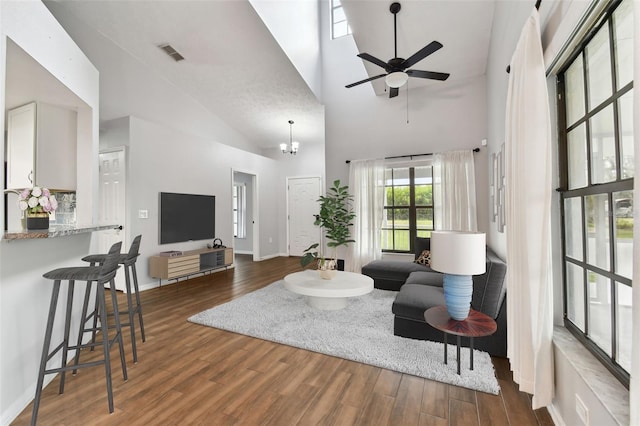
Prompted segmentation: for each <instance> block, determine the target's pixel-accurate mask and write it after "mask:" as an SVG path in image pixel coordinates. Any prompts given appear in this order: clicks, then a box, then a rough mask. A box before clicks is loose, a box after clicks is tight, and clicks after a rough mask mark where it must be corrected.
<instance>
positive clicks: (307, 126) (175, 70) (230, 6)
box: [55, 0, 493, 148]
mask: <svg viewBox="0 0 640 426" xmlns="http://www.w3.org/2000/svg"><path fill="white" fill-rule="evenodd" d="M263 1H273V0H255V2H263ZM284 1H292V2H294V1H315V0H284ZM390 3H391V2H387V1H379V0H343V4H344V8H345V12H346V14H347V18H348V19H349V21H350V24H351V27H352V30H353V37H354V40H355V43H356V45H357V48H358V50H359V51H360V52H367V53H370V54H372V55H374V56H377V57H379V58H381V59H383V60H384V61H386V60H388V59H390V58H391V57H393V15H391V13H390V12H389V4H390ZM55 5H56V6H61V7H56V8H55V9H56V10H57V12H56V13H61V12H60V11H64V13H71V14H72V15H74V16H75V17H77V18H78V19H80V20H82V21H83V22H84V23H86V24H87V25H88V26H89V27H91V28H93V29H95V30H97V31H98V32H100V33H101V34H102V35H103V36H105V37H107V38H108V39H110V40H112V41H113V42H114V43H115V44H116V45H118V46H119V47H120V48H121V49H123V50H125V51H126V52H128V53H129V54H130V55H132V56H133V57H135V58H137V60H139V61H140V62H142V63H144V64H145V65H146V66H147V67H148V68H149V69H152V70H153V71H154V72H155V73H158V74H159V75H161V76H162V77H163V78H164V79H166V80H168V81H170V82H171V83H172V84H173V85H175V86H177V87H178V88H180V89H181V90H182V91H184V92H185V93H187V94H189V95H190V96H191V97H193V98H194V99H196V100H197V101H198V102H199V103H200V104H201V105H203V106H204V107H205V108H207V109H208V110H210V111H211V112H212V113H213V114H216V115H218V116H219V117H220V118H221V119H222V120H223V121H224V122H225V123H227V124H228V125H229V126H231V127H233V128H234V129H236V130H237V131H238V132H240V133H241V134H243V135H244V136H245V137H246V138H247V139H248V140H250V141H251V142H252V143H254V144H255V145H256V146H259V147H261V148H270V147H276V146H277V145H278V143H280V142H282V140H283V139H285V140H286V138H288V135H289V128H288V124H287V121H288V120H289V119H295V122H296V124H295V127H294V132H295V136H296V139H300V140H303V141H305V142H307V143H322V142H323V138H324V115H323V108H324V106H323V105H322V104H321V103H320V101H319V100H318V99H317V98H316V97H315V96H314V94H313V92H312V91H311V90H310V89H309V87H308V86H307V84H306V83H305V81H304V79H303V78H302V77H301V76H300V75H299V73H298V72H297V70H296V67H295V66H294V64H292V62H291V60H290V59H289V57H288V56H287V55H286V54H285V53H284V52H283V50H282V49H281V48H280V46H279V45H278V43H277V42H276V40H275V38H274V37H273V36H272V34H271V33H270V32H269V29H268V28H267V26H266V25H265V24H264V22H263V21H262V20H261V18H260V16H259V15H258V13H257V12H256V10H255V9H254V7H253V6H252V5H251V4H250V3H249V1H247V0H226V1H224V0H200V1H177V0H175V1H141V0H133V1H126V0H122V1H100V0H94V1H68V0H57V1H55ZM319 7H327V8H328V7H329V3H328V2H326V1H322V2H320V3H319ZM492 17H493V0H466V1H463V0H460V1H457V0H456V1H453V0H437V1H436V0H422V1H419V0H411V1H406V2H404V3H403V4H402V10H401V11H400V13H399V14H398V17H397V18H398V56H401V57H404V58H406V57H408V56H409V55H411V54H412V53H414V52H415V51H417V50H419V49H420V48H422V47H423V46H425V45H426V44H428V43H429V42H431V41H432V40H437V41H439V42H441V43H442V44H443V45H444V47H443V48H442V49H440V50H439V51H437V52H435V53H434V54H432V55H431V56H429V57H427V58H425V59H424V60H423V61H421V62H419V63H418V64H416V65H415V66H414V67H413V68H415V69H424V70H429V71H439V72H448V73H450V74H451V77H450V78H449V80H447V81H445V82H438V81H430V80H422V79H417V78H412V79H410V82H409V84H410V86H409V87H410V88H412V87H418V86H428V85H433V84H437V85H440V86H441V85H446V84H457V83H459V82H461V81H464V80H465V79H468V78H471V77H474V76H478V75H483V74H484V73H485V68H486V61H487V54H488V50H489V41H490V40H489V38H490V33H491V23H492ZM322 24H324V23H322ZM163 43H170V44H171V45H172V46H173V47H174V48H175V49H177V50H178V51H179V53H180V54H182V55H183V56H184V57H185V60H184V61H181V62H175V61H174V60H173V59H171V58H170V57H168V56H167V55H166V54H165V53H164V52H163V51H162V50H161V49H159V48H158V45H160V44H163ZM356 53H357V52H353V54H354V55H355V54H356ZM89 56H91V55H89ZM365 69H366V72H367V74H368V75H369V76H373V75H377V74H380V73H381V72H382V70H381V69H380V68H378V67H377V66H375V65H372V64H369V63H366V64H365ZM325 72H330V70H326V71H325ZM367 74H364V75H354V76H353V81H356V80H360V79H363V78H366V77H367ZM346 83H349V82H345V84H346ZM366 84H370V83H366ZM374 88H375V92H376V93H377V94H379V95H384V79H379V80H377V81H376V82H375V83H374ZM347 93H349V92H347ZM124 108H125V106H124V105H122V101H121V100H119V99H112V98H110V94H109V93H101V119H103V120H107V119H111V118H116V117H119V116H122V115H125V114H126V112H124V111H123V109H124ZM123 113H124V114H123Z"/></svg>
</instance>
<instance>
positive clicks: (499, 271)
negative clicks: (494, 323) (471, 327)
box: [471, 247, 507, 319]
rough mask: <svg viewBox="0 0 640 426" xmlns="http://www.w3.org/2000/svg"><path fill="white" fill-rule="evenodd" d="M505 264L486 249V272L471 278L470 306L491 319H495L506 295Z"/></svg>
mask: <svg viewBox="0 0 640 426" xmlns="http://www.w3.org/2000/svg"><path fill="white" fill-rule="evenodd" d="M506 275H507V264H506V263H504V262H503V261H502V259H500V258H499V257H498V256H497V255H496V254H495V253H494V252H493V251H492V250H491V249H489V248H488V247H487V271H486V272H485V273H484V274H482V275H474V276H473V297H472V299H471V306H472V307H473V309H475V310H476V311H480V312H483V313H485V314H487V315H489V316H490V317H491V318H494V319H495V318H496V317H497V316H498V314H499V313H500V307H501V306H502V303H503V301H504V298H505V295H506V294H507V282H506V279H505V276H506Z"/></svg>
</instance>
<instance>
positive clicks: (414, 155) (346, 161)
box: [345, 148, 480, 164]
mask: <svg viewBox="0 0 640 426" xmlns="http://www.w3.org/2000/svg"><path fill="white" fill-rule="evenodd" d="M473 152H480V148H473ZM425 155H433V152H429V153H427V154H410V155H394V156H392V157H384V159H385V160H391V159H394V158H413V157H422V156H425ZM345 163H347V164H349V163H351V160H345Z"/></svg>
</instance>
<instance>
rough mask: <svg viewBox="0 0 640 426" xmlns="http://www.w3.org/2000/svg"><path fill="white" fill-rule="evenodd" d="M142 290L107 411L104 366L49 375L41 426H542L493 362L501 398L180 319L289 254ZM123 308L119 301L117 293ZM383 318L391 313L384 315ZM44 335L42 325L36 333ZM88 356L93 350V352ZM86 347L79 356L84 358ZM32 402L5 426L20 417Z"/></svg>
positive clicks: (270, 272) (261, 277)
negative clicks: (137, 327)
mask: <svg viewBox="0 0 640 426" xmlns="http://www.w3.org/2000/svg"><path fill="white" fill-rule="evenodd" d="M235 264H236V267H235V269H230V270H228V271H225V272H219V273H215V274H211V275H207V276H203V277H198V278H194V279H191V280H189V281H186V282H181V283H180V284H177V285H176V284H171V285H163V286H162V287H161V288H156V289H153V290H149V291H145V292H143V293H141V295H142V302H143V309H144V321H145V330H146V334H147V341H146V343H140V342H139V343H138V345H137V347H138V358H139V361H138V363H137V364H133V361H132V359H131V348H130V341H129V334H128V332H127V331H126V330H125V333H124V341H125V350H126V352H127V362H128V364H127V368H128V373H129V380H128V381H126V382H125V381H123V380H122V374H121V371H120V365H119V362H118V360H117V349H115V348H114V349H113V350H112V352H111V353H112V359H113V360H114V361H113V362H112V369H113V374H112V377H113V385H114V403H115V412H114V413H113V414H109V412H108V407H107V397H106V388H105V379H104V368H103V367H102V366H99V367H95V368H87V369H83V370H80V371H79V372H78V374H77V375H76V376H71V375H70V374H68V375H67V379H66V386H65V393H64V394H62V395H59V394H58V383H59V378H56V379H55V380H54V381H53V382H52V383H51V384H50V385H49V386H47V388H46V389H45V390H44V392H43V397H42V401H41V406H40V410H39V415H38V423H39V424H42V425H45V424H46V425H53V424H55V425H89V424H90V425H124V424H126V425H191V424H203V425H225V424H229V425H255V424H260V425H263V424H264V425H315V424H322V425H334V424H335V425H478V424H480V425H518V426H522V425H550V424H553V422H552V420H551V418H550V416H549V414H548V412H547V410H546V409H542V410H535V411H534V410H532V409H531V398H530V396H529V395H527V394H525V393H522V392H519V391H518V389H517V385H515V384H514V383H513V380H512V377H511V373H510V372H509V365H508V361H507V360H506V359H502V358H494V359H493V362H494V366H495V370H496V376H497V378H498V380H499V383H500V386H501V389H502V390H501V393H500V394H499V395H490V394H486V393H482V392H475V391H471V390H468V389H465V388H460V387H456V386H452V385H447V384H443V383H439V382H434V381H430V380H425V379H422V378H418V377H415V376H410V375H406V374H401V373H396V372H393V371H389V370H385V369H381V368H377V367H372V366H369V365H365V364H360V363H357V362H352V361H347V360H344V359H340V358H335V357H331V356H326V355H321V354H317V353H314V352H309V351H306V350H302V349H297V348H293V347H289V346H284V345H279V344H276V343H271V342H267V341H263V340H260V339H255V338H251V337H247V336H243V335H239V334H234V333H230V332H226V331H222V330H218V329H214V328H209V327H203V326H200V325H196V324H192V323H189V322H187V318H188V317H190V316H191V315H193V314H195V313H198V312H200V311H203V310H205V309H208V308H211V307H213V306H215V305H218V304H221V303H225V302H227V301H229V300H232V299H234V298H237V297H240V296H242V295H243V294H246V293H249V292H251V291H253V290H256V289H258V288H261V287H264V286H265V285H268V284H270V283H272V282H274V281H276V280H279V279H281V278H283V277H284V276H285V275H286V274H288V273H289V272H293V271H296V270H299V263H298V258H275V259H270V260H266V261H262V262H252V261H251V258H250V257H249V256H242V255H237V256H236V260H235ZM119 300H120V302H121V304H122V306H124V305H125V299H124V296H123V295H122V294H119ZM389 318H390V320H391V315H390V316H389ZM43 333H44V330H43ZM96 352H97V351H96ZM94 354H95V353H90V352H87V354H86V355H84V352H83V360H86V359H89V358H90V357H92V356H94ZM31 410H32V404H30V405H29V406H28V407H27V408H25V410H24V411H23V412H22V413H21V414H20V416H19V417H18V418H17V419H16V420H15V422H14V423H13V424H15V425H23V424H28V423H29V421H30V419H31Z"/></svg>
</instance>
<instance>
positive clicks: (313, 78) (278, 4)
mask: <svg viewBox="0 0 640 426" xmlns="http://www.w3.org/2000/svg"><path fill="white" fill-rule="evenodd" d="M249 1H250V3H251V5H252V6H253V8H254V9H255V11H256V12H258V15H260V18H261V19H262V21H263V22H264V23H265V25H266V26H267V28H269V31H271V34H273V37H274V38H275V39H276V41H277V42H278V44H279V45H280V47H281V48H282V50H283V51H284V53H286V55H287V56H288V57H289V60H290V61H291V63H292V64H293V66H294V67H296V69H297V70H298V73H299V74H300V75H301V76H302V78H303V79H304V81H305V82H306V83H307V86H309V89H311V91H312V92H313V93H314V94H315V95H316V97H317V98H318V99H319V98H320V97H321V94H322V75H321V63H322V61H321V57H320V40H319V39H318V37H319V35H320V27H319V25H320V17H319V16H318V3H317V2H315V1H296V2H293V1H274V0H249Z"/></svg>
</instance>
